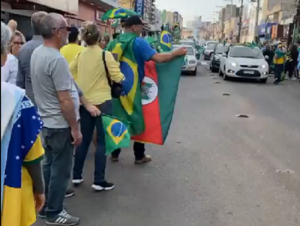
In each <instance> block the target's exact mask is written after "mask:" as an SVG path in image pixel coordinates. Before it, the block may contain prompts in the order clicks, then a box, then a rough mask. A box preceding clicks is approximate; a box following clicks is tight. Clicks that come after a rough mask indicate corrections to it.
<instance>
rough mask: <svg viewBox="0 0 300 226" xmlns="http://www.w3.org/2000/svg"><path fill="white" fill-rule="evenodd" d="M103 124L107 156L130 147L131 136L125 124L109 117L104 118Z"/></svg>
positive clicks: (104, 116)
mask: <svg viewBox="0 0 300 226" xmlns="http://www.w3.org/2000/svg"><path fill="white" fill-rule="evenodd" d="M102 123H103V127H104V134H105V145H106V154H107V155H109V154H111V153H112V152H113V151H114V150H116V149H118V148H124V147H129V146H130V139H131V136H130V133H129V132H128V126H126V125H125V123H123V122H121V121H120V120H118V119H116V118H113V117H111V116H108V115H103V116H102Z"/></svg>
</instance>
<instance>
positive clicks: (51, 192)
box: [42, 128, 74, 219]
mask: <svg viewBox="0 0 300 226" xmlns="http://www.w3.org/2000/svg"><path fill="white" fill-rule="evenodd" d="M42 136H43V145H44V149H45V160H44V162H43V166H44V179H45V194H46V205H45V210H46V216H47V219H49V218H50V219H52V218H54V217H56V216H57V215H58V214H59V213H60V212H61V211H62V210H63V203H64V198H65V195H66V191H67V187H68V183H69V180H70V177H71V171H72V163H73V151H74V146H73V145H72V135H71V129H70V128H66V129H49V128H44V129H43V131H42Z"/></svg>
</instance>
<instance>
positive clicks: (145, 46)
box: [109, 16, 187, 165]
mask: <svg viewBox="0 0 300 226" xmlns="http://www.w3.org/2000/svg"><path fill="white" fill-rule="evenodd" d="M143 27H144V23H143V21H142V20H141V19H140V17H139V16H131V17H129V18H128V19H126V21H125V22H124V30H125V33H124V34H120V35H119V37H118V38H117V40H116V42H118V40H122V39H124V37H126V36H130V37H132V38H133V45H132V46H133V47H132V49H128V48H127V49H126V50H125V51H133V54H134V58H135V60H136V63H137V65H138V75H139V82H140V83H141V82H142V81H143V79H144V77H145V71H144V67H145V62H147V61H154V62H156V63H166V62H169V61H172V60H173V59H174V58H176V57H180V56H183V55H186V53H187V50H186V48H178V49H176V50H174V51H172V52H166V53H157V52H156V51H155V50H154V49H153V48H152V47H151V46H150V44H149V43H148V42H147V41H146V40H145V39H144V38H142V37H140V36H141V34H142V32H143ZM131 40H132V39H131ZM121 42H122V41H121ZM112 50H113V45H112V46H111V49H109V51H112ZM124 75H125V76H126V73H124ZM141 101H142V100H141ZM133 149H134V155H135V164H138V165H139V164H144V163H147V162H150V161H151V160H152V158H151V156H150V155H145V144H144V143H139V142H135V143H134V146H133ZM120 152H121V150H120V149H118V150H115V151H114V152H113V153H112V158H111V160H112V161H113V162H118V157H119V155H120Z"/></svg>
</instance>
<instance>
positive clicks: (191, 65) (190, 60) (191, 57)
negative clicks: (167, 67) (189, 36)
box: [173, 45, 198, 75]
mask: <svg viewBox="0 0 300 226" xmlns="http://www.w3.org/2000/svg"><path fill="white" fill-rule="evenodd" d="M180 47H185V48H186V49H187V55H186V62H185V65H184V66H183V67H182V72H189V73H192V74H193V75H197V66H198V61H197V58H196V50H195V49H194V48H193V47H192V46H190V45H174V46H173V48H174V49H177V48H180Z"/></svg>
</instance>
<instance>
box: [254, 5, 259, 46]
mask: <svg viewBox="0 0 300 226" xmlns="http://www.w3.org/2000/svg"><path fill="white" fill-rule="evenodd" d="M259 12H260V0H257V6H256V17H255V30H254V40H255V41H256V37H258V22H259V21H258V20H259Z"/></svg>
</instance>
